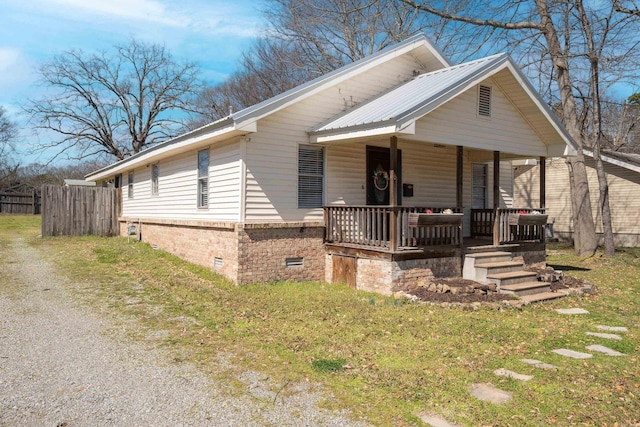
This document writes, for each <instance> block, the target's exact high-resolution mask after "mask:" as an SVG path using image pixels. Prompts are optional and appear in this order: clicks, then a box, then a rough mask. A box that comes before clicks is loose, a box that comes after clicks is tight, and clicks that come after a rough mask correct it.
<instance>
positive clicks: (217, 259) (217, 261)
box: [213, 257, 222, 268]
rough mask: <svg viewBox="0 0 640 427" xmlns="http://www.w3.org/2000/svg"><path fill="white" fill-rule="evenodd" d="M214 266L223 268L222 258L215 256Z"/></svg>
mask: <svg viewBox="0 0 640 427" xmlns="http://www.w3.org/2000/svg"><path fill="white" fill-rule="evenodd" d="M213 268H222V258H220V257H215V258H213Z"/></svg>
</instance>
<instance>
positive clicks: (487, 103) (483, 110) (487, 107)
mask: <svg viewBox="0 0 640 427" xmlns="http://www.w3.org/2000/svg"><path fill="white" fill-rule="evenodd" d="M478 115H479V116H483V117H491V87H490V86H480V88H479V89H478Z"/></svg>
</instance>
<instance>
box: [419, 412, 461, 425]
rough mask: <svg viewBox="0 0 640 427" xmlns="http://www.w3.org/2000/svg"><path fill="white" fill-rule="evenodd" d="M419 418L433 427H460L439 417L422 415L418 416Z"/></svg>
mask: <svg viewBox="0 0 640 427" xmlns="http://www.w3.org/2000/svg"><path fill="white" fill-rule="evenodd" d="M418 418H420V419H421V420H422V422H424V423H426V424H429V425H430V426H431V427H458V424H452V423H450V422H449V421H447V420H445V419H444V418H442V417H441V416H439V415H434V414H426V413H422V414H418Z"/></svg>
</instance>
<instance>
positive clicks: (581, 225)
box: [535, 0, 598, 256]
mask: <svg viewBox="0 0 640 427" xmlns="http://www.w3.org/2000/svg"><path fill="white" fill-rule="evenodd" d="M535 2H536V7H537V9H538V13H539V15H540V23H541V24H542V33H543V34H544V37H545V39H546V41H547V46H548V48H549V54H550V55H551V61H552V63H553V69H554V71H555V74H556V81H557V83H558V89H559V90H560V99H561V101H562V102H561V104H562V119H563V122H564V125H565V127H566V128H567V131H568V132H569V134H570V135H571V136H572V137H573V139H574V140H575V141H576V142H577V143H578V144H579V147H578V154H577V156H574V157H570V158H569V159H568V162H569V165H570V167H571V173H570V177H571V178H572V179H571V183H570V184H571V186H572V189H573V191H572V192H571V195H572V206H573V232H574V239H573V244H574V248H575V252H576V255H578V256H591V255H593V254H594V253H595V251H596V249H597V247H598V242H597V239H596V229H595V224H594V222H593V212H592V211H591V198H590V196H589V181H588V180H587V169H586V167H585V165H584V153H583V151H582V135H581V132H580V127H579V125H578V117H577V109H576V101H575V98H574V96H573V92H572V89H571V88H572V84H571V79H570V76H569V61H568V58H567V55H566V54H565V52H564V51H563V49H562V45H561V44H560V39H559V38H558V33H557V31H556V28H555V26H554V24H553V20H552V19H551V12H550V11H549V8H548V6H547V3H546V1H545V0H535Z"/></svg>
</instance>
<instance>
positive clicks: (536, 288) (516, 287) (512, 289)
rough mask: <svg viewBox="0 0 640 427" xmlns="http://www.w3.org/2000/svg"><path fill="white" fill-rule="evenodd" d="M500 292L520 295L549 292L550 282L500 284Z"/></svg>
mask: <svg viewBox="0 0 640 427" xmlns="http://www.w3.org/2000/svg"><path fill="white" fill-rule="evenodd" d="M500 292H501V293H503V294H512V295H518V296H520V297H522V296H526V295H535V294H543V293H547V292H551V283H548V282H538V281H535V282H523V283H516V284H513V285H502V286H500Z"/></svg>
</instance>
